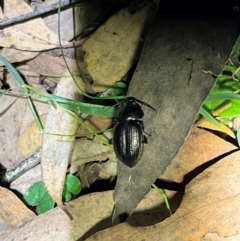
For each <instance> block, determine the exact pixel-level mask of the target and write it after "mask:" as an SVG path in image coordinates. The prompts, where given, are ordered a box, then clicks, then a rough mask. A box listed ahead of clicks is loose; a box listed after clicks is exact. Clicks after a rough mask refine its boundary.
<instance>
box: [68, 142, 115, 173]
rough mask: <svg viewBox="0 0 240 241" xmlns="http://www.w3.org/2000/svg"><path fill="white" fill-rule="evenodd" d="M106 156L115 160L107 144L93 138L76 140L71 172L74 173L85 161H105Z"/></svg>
mask: <svg viewBox="0 0 240 241" xmlns="http://www.w3.org/2000/svg"><path fill="white" fill-rule="evenodd" d="M114 157H115V158H114ZM108 158H111V160H112V161H115V162H116V155H115V154H114V152H113V150H110V149H109V147H108V146H106V145H103V144H102V143H98V142H95V141H93V140H84V139H80V140H76V141H75V145H74V150H73V154H72V160H71V172H72V173H75V172H76V171H77V170H78V168H79V167H80V166H82V165H84V164H86V163H89V162H93V161H99V162H101V161H106V160H107V159H108ZM115 173H116V171H115Z"/></svg>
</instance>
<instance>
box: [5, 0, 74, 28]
mask: <svg viewBox="0 0 240 241" xmlns="http://www.w3.org/2000/svg"><path fill="white" fill-rule="evenodd" d="M76 3H77V2H75V3H71V1H70V0H62V3H61V5H60V7H61V8H62V7H66V6H70V5H73V4H76ZM57 9H58V2H57V3H53V4H51V5H48V6H46V7H43V8H39V9H37V10H36V11H34V12H29V13H26V14H22V15H19V16H17V17H14V18H10V19H6V20H3V21H1V22H0V28H5V27H7V26H9V25H12V24H14V23H21V22H23V21H25V20H28V19H32V18H35V17H38V16H40V15H43V14H45V13H49V12H51V11H54V10H57Z"/></svg>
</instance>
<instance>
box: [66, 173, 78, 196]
mask: <svg viewBox="0 0 240 241" xmlns="http://www.w3.org/2000/svg"><path fill="white" fill-rule="evenodd" d="M64 188H65V189H66V190H67V191H69V192H71V193H72V194H74V195H76V194H79V193H80V191H81V182H80V180H79V179H78V178H77V177H75V176H74V175H71V174H68V175H67V176H66V179H65V183H64Z"/></svg>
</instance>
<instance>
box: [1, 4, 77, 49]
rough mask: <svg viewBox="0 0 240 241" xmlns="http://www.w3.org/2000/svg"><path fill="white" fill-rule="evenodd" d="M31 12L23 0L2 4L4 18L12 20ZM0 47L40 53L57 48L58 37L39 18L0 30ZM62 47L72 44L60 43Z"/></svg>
mask: <svg viewBox="0 0 240 241" xmlns="http://www.w3.org/2000/svg"><path fill="white" fill-rule="evenodd" d="M28 12H32V9H31V7H30V6H29V5H28V4H27V3H26V2H25V1H23V0H11V1H6V2H5V3H4V17H5V18H13V17H17V16H19V15H21V14H25V13H28ZM0 33H1V38H0V46H2V47H7V48H14V49H19V50H27V51H42V50H46V49H53V48H57V47H59V40H58V36H57V35H56V34H55V33H54V32H53V31H52V30H50V29H49V28H48V27H47V25H46V24H45V22H44V21H43V20H42V19H41V18H37V19H33V20H29V21H25V22H23V23H19V24H15V25H13V26H10V27H6V28H4V29H2V30H0ZM62 46H63V47H72V44H71V43H69V42H66V41H62Z"/></svg>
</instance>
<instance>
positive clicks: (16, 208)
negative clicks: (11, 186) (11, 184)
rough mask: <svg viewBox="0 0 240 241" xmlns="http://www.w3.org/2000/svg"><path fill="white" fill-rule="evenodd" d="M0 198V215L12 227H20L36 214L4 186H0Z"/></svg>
mask: <svg viewBox="0 0 240 241" xmlns="http://www.w3.org/2000/svg"><path fill="white" fill-rule="evenodd" d="M0 200H1V201H0V217H1V218H2V219H3V220H4V221H5V222H6V223H7V224H8V225H10V226H11V227H12V228H20V227H21V226H23V225H24V224H25V223H26V222H27V221H29V220H31V219H33V218H34V217H35V216H36V215H35V214H34V213H33V212H32V211H30V210H29V209H28V208H27V207H26V206H25V205H24V204H23V203H22V201H20V200H19V199H18V197H17V196H16V195H15V194H13V193H12V192H11V191H9V190H8V189H6V188H3V187H0Z"/></svg>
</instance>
